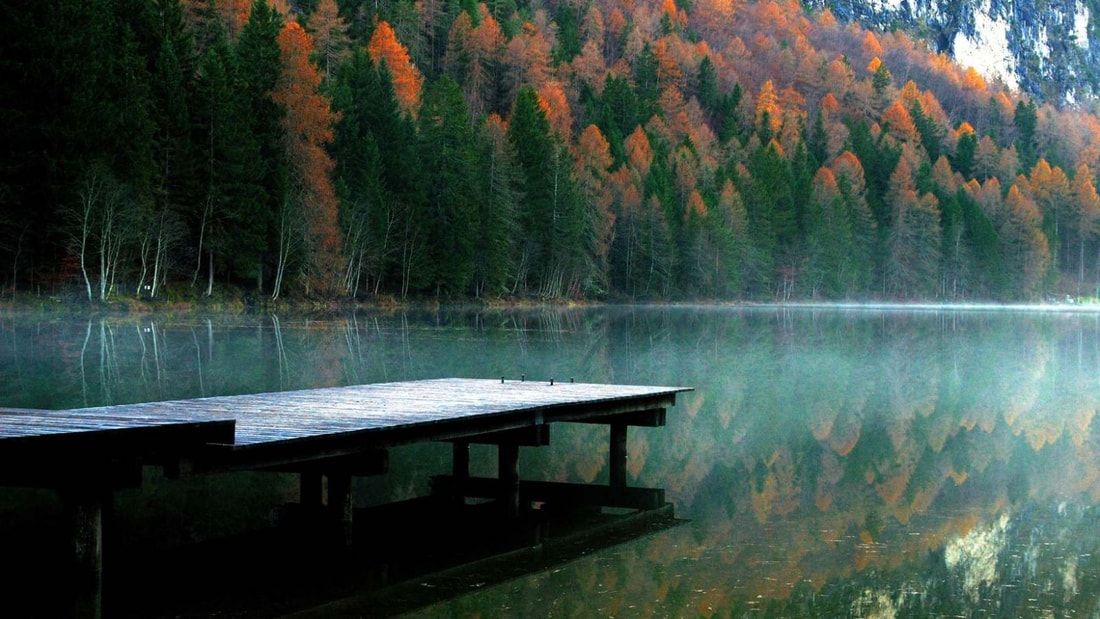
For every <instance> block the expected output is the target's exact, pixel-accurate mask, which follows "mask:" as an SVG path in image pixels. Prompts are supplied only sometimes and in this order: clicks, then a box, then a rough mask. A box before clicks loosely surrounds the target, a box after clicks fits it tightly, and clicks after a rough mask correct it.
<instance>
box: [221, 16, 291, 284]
mask: <svg viewBox="0 0 1100 619" xmlns="http://www.w3.org/2000/svg"><path fill="white" fill-rule="evenodd" d="M281 30H282V17H281V16H280V15H279V14H278V12H277V11H275V9H273V8H272V7H271V6H270V5H269V4H268V3H267V0H255V1H254V2H253V3H252V11H251V13H249V16H248V21H247V22H246V23H245V25H244V27H243V28H241V34H240V36H239V37H238V38H237V41H236V45H235V46H234V51H235V52H236V64H237V67H238V68H239V71H238V72H237V73H236V74H235V83H234V86H233V87H234V89H236V90H237V92H239V93H240V96H241V97H243V102H244V109H246V110H247V112H246V116H245V117H246V118H247V119H248V120H249V121H250V125H251V130H252V131H251V132H252V136H253V138H254V139H255V141H256V146H257V148H258V151H259V159H258V161H256V162H254V164H253V165H255V166H256V169H257V171H258V172H259V175H260V179H261V180H260V186H261V188H262V193H261V194H260V196H261V197H260V202H259V203H258V204H256V205H255V208H254V210H252V212H248V213H245V214H243V217H242V218H241V221H242V222H249V223H248V224H247V225H249V226H250V227H253V226H254V229H255V230H257V231H258V234H256V235H255V236H254V238H258V239H259V242H258V243H257V247H255V248H248V249H255V250H258V251H257V253H256V254H255V255H253V256H240V255H238V256H237V257H236V260H235V263H236V264H237V265H238V266H239V267H240V268H242V269H245V270H247V271H250V272H251V274H252V275H253V276H254V277H255V280H256V289H257V290H258V291H263V290H264V270H265V260H266V258H267V254H268V252H270V251H271V250H272V248H274V247H275V246H276V245H277V243H276V242H275V240H274V239H275V238H276V233H277V231H276V224H277V214H278V213H279V212H280V210H281V209H282V206H283V201H284V200H285V199H286V197H287V191H288V187H287V174H288V169H287V168H288V164H287V160H286V154H285V149H284V146H283V129H282V110H281V109H280V108H279V105H278V104H277V103H276V102H275V101H274V100H273V99H272V93H273V92H274V91H275V87H276V85H277V84H278V82H279V77H280V74H281V59H280V54H281V52H280V50H279V42H278V37H279V32H280V31H281ZM250 259H251V260H252V262H251V264H250V262H249V260H250Z"/></svg>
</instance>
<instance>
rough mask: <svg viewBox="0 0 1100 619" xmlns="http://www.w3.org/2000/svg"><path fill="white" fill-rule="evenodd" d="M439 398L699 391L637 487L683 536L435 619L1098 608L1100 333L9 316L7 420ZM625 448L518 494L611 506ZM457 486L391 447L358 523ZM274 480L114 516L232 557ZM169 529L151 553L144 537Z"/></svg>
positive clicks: (1050, 321)
mask: <svg viewBox="0 0 1100 619" xmlns="http://www.w3.org/2000/svg"><path fill="white" fill-rule="evenodd" d="M1065 310H1069V311H1065ZM444 376H462V377H483V378H499V377H501V376H505V377H508V378H519V377H521V376H524V377H525V378H526V379H527V380H546V381H549V380H550V379H551V378H555V379H556V380H569V379H570V378H575V379H576V380H577V381H579V382H580V381H583V382H614V383H635V384H661V385H684V386H691V387H694V388H695V391H694V392H692V393H688V394H684V395H682V396H681V397H680V398H679V399H678V402H677V405H676V406H675V407H673V408H672V409H670V410H669V411H668V425H667V426H666V427H664V428H652V429H649V428H632V429H631V431H630V437H629V453H630V459H629V461H628V483H629V484H631V485H639V486H649V487H661V488H664V489H665V490H666V496H667V498H668V500H670V501H671V502H673V503H674V504H675V506H676V513H677V515H678V516H679V517H682V518H686V519H688V520H689V522H688V523H686V524H684V525H683V526H680V527H676V528H674V529H670V530H667V531H663V532H660V533H657V534H654V535H651V536H648V537H646V538H643V539H640V540H636V541H633V542H629V543H627V544H624V545H621V546H617V547H614V548H612V549H610V550H604V551H599V552H594V553H592V554H590V555H588V556H585V557H583V558H581V559H579V560H577V561H575V562H573V563H570V564H568V565H565V566H561V567H559V568H555V569H554V570H551V571H548V572H543V573H538V574H532V575H529V576H527V577H524V578H521V579H518V580H514V581H511V582H508V583H505V584H500V585H494V586H487V587H483V588H476V589H474V590H472V591H471V592H470V593H469V594H467V595H464V596H461V597H458V598H456V599H454V600H452V601H450V602H447V603H444V604H442V605H437V606H435V607H432V608H428V609H425V610H424V611H422V613H420V614H423V615H425V616H428V615H452V616H454V615H459V616H461V615H468V614H471V613H475V612H478V613H482V614H485V615H488V616H497V615H502V614H507V615H514V616H548V615H554V616H562V615H565V616H610V615H614V616H649V615H657V616H727V615H730V614H734V615H738V616H740V615H741V614H742V613H745V612H750V611H754V612H761V613H763V614H764V615H766V616H822V617H838V616H852V617H855V616H922V617H923V616H956V615H967V616H970V615H985V616H1013V617H1015V616H1046V615H1051V614H1053V615H1054V616H1063V615H1067V614H1084V613H1093V612H1095V611H1097V609H1098V608H1100V549H1098V548H1097V546H1098V545H1100V517H1098V514H1097V504H1098V502H1100V457H1098V456H1100V440H1098V439H1100V429H1098V428H1096V427H1095V426H1094V425H1093V421H1094V417H1095V416H1096V412H1097V409H1098V406H1100V314H1096V313H1092V312H1083V311H1079V308H1064V307H1062V306H1049V307H1047V308H1045V309H1044V310H1043V311H1034V310H1032V309H1030V308H1028V309H1024V308H1007V309H1006V308H998V311H992V308H950V309H945V308H940V307H915V308H887V307H817V306H813V307H810V306H807V307H789V306H788V307H755V308H735V307H607V308H587V309H552V310H523V311H474V310H454V311H441V312H412V311H410V312H393V313H377V314H375V313H371V314H358V315H355V316H348V317H341V318H326V319H323V320H304V319H293V320H291V319H285V318H284V319H276V318H274V317H270V316H256V317H244V318H241V317H221V316H211V317H209V318H207V317H201V316H198V317H186V318H182V319H167V318H160V317H153V316H139V317H125V318H118V317H107V318H100V317H96V318H92V319H90V320H89V319H71V318H58V317H56V316H50V317H39V316H33V315H26V314H7V315H0V406H10V407H37V408H70V407H81V406H98V405H103V404H119V403H125V402H134V401H143V400H162V399H177V398H191V397H201V396H212V395H224V394H234V393H250V392H261V391H272V390H288V389H301V388H310V387H322V386H333V385H344V384H353V383H368V382H380V381H396V380H410V379H419V378H436V377H444ZM606 441H607V431H606V429H605V428H599V427H587V426H562V427H555V428H554V430H553V434H552V439H551V445H550V446H548V447H542V448H524V449H523V450H521V456H520V458H521V474H522V476H523V477H524V478H528V479H549V480H555V481H574V482H592V483H596V482H606V480H607V445H606ZM449 467H450V450H449V447H447V446H445V445H428V446H418V447H408V448H401V449H395V450H393V452H392V453H391V473H389V474H388V475H386V476H384V477H379V478H370V479H364V480H359V481H358V485H357V488H356V490H357V502H358V503H359V504H360V505H361V506H362V505H367V504H374V503H383V502H388V501H393V500H400V499H405V498H410V497H413V496H419V495H423V494H426V493H427V492H428V477H429V476H430V475H433V474H438V473H446V472H449ZM471 470H472V472H473V474H475V475H492V474H493V473H494V472H495V450H493V449H491V448H484V449H475V450H474V452H473V454H472V463H471ZM255 478H256V479H259V478H264V479H268V481H256V480H254V479H253V480H250V483H249V485H250V489H251V490H252V491H254V492H255V493H256V494H257V495H258V497H257V498H256V499H255V500H254V501H253V503H255V505H256V508H255V512H254V513H245V514H228V513H225V508H224V507H222V508H218V507H216V506H219V505H223V503H224V501H222V500H220V495H218V494H217V492H216V491H215V490H212V489H210V487H209V485H208V484H207V483H206V482H201V483H200V485H191V486H188V485H186V482H173V481H166V480H159V479H156V480H155V479H150V480H148V482H147V484H146V486H145V489H144V490H142V491H140V492H138V491H133V492H129V493H124V494H123V496H121V497H120V499H119V502H120V506H121V508H120V512H122V516H121V519H122V520H123V523H124V524H125V525H127V527H128V528H129V530H131V532H130V533H128V534H127V535H129V536H130V540H129V541H130V542H131V543H138V542H141V541H142V540H143V539H144V538H143V537H142V536H143V535H148V536H149V538H150V539H153V538H154V537H155V538H156V539H157V540H163V539H168V540H175V541H179V542H186V541H188V540H196V539H204V538H207V537H213V536H217V535H219V534H222V533H224V529H229V530H235V529H236V528H244V527H246V526H247V525H248V524H249V522H254V521H258V520H261V519H262V518H263V515H264V511H263V510H264V508H263V505H265V504H266V503H265V502H270V503H276V502H279V501H285V500H288V497H291V498H292V496H293V492H294V490H293V488H291V487H290V484H288V483H287V482H286V481H285V480H282V479H280V478H279V477H278V476H271V475H260V474H257V475H256V476H255ZM180 484H183V485H182V486H181V485H180ZM180 488H183V490H180ZM180 494H186V495H187V496H186V500H183V499H180V498H179V497H178V495H180ZM19 496H20V495H17V494H15V493H14V491H7V490H3V489H0V517H2V518H4V519H6V520H8V521H18V519H19V515H18V514H19V511H20V501H19ZM219 510H220V511H219ZM152 523H156V524H157V526H158V527H159V528H160V532H159V533H157V535H156V536H153V535H152V534H148V533H141V532H140V530H141V529H142V526H143V525H151V524H152ZM165 528H167V530H168V532H167V534H166V533H165V532H164V529H165ZM146 541H147V540H146ZM164 543H168V542H164Z"/></svg>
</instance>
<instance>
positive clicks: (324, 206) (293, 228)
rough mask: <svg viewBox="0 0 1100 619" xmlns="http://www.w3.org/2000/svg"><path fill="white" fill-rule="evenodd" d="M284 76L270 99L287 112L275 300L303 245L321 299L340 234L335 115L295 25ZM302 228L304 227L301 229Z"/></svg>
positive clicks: (290, 26) (286, 44) (282, 44)
mask: <svg viewBox="0 0 1100 619" xmlns="http://www.w3.org/2000/svg"><path fill="white" fill-rule="evenodd" d="M279 50H280V53H281V57H282V73H281V75H280V77H279V81H278V83H277V84H276V86H275V91H274V92H273V93H272V98H273V99H274V100H275V102H276V103H277V104H279V106H280V107H281V108H282V110H283V116H282V125H283V141H284V147H285V152H286V158H287V162H288V163H289V166H290V177H289V181H290V182H289V183H288V187H287V196H286V199H285V200H283V205H282V212H281V213H280V217H279V221H280V224H279V260H278V268H277V270H276V278H275V287H274V292H273V295H272V296H273V297H275V298H277V297H278V295H279V291H280V288H281V286H282V283H283V275H284V274H285V271H286V267H287V264H288V260H289V258H290V256H291V253H292V252H293V251H294V250H295V248H296V247H298V246H301V247H302V250H303V254H304V258H305V260H304V262H305V266H306V282H305V283H306V288H307V290H310V289H316V290H318V291H319V292H321V293H322V294H329V293H331V292H332V291H333V290H335V286H336V279H337V273H340V272H342V269H343V266H344V265H341V264H339V259H340V258H339V255H340V251H339V247H340V234H339V232H338V226H337V221H336V220H337V202H336V192H335V191H334V189H333V185H332V179H331V177H330V174H331V172H332V168H333V162H332V159H331V158H330V157H329V155H328V152H327V151H326V150H325V145H326V144H327V143H328V142H330V141H331V140H332V128H333V125H334V124H335V123H336V120H337V115H336V114H335V113H333V111H332V109H331V107H330V106H329V102H328V100H327V99H326V98H325V97H324V96H323V95H322V94H321V93H320V87H321V75H320V73H319V72H318V71H317V69H316V68H315V67H314V66H313V65H312V64H311V63H310V61H309V57H310V54H311V53H313V41H312V39H311V38H310V36H309V34H307V33H306V31H305V30H303V29H302V27H301V26H300V25H298V23H297V22H294V21H291V22H288V23H287V24H286V25H285V26H284V27H283V29H282V31H281V32H280V33H279ZM301 224H304V227H303V226H302V225H301Z"/></svg>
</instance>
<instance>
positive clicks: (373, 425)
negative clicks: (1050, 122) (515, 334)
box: [0, 379, 687, 466]
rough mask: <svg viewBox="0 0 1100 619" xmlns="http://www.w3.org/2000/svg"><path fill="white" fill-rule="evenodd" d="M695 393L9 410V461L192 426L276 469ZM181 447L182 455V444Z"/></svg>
mask: <svg viewBox="0 0 1100 619" xmlns="http://www.w3.org/2000/svg"><path fill="white" fill-rule="evenodd" d="M686 390H687V389H684V388H678V387H647V386H630V385H599V384H584V383H562V382H556V383H554V384H551V383H549V382H535V381H501V380H499V379H490V380H484V379H438V380H423V381H407V382H397V383H381V384H370V385H358V386H350V387H334V388H325V389H308V390H302V391H286V392H276V393H262V394H254V395H236V396H220V397H211V398H199V399H192V400H176V401H168V402H146V403H138V404H124V405H118V406H107V407H97V408H84V409H73V410H65V411H28V410H17V409H7V410H3V409H0V458H2V457H3V454H4V452H5V451H7V450H10V449H11V448H12V447H15V446H16V445H32V444H33V445H35V446H40V447H42V448H49V447H52V446H54V445H58V446H60V445H70V446H71V445H85V446H91V447H92V448H99V447H108V446H109V447H114V448H117V447H118V445H119V442H120V441H121V442H122V443H124V444H125V448H126V449H138V446H139V445H140V444H141V443H143V442H145V441H152V442H153V443H154V445H152V447H154V448H155V447H156V445H157V444H159V443H157V441H158V440H159V441H161V442H162V443H163V445H161V446H162V447H164V448H167V447H168V446H169V445H168V443H167V442H166V441H167V440H168V437H169V436H173V435H174V434H173V433H175V432H178V431H181V430H184V429H187V430H189V431H190V434H189V435H188V438H187V441H188V442H189V443H191V444H194V443H195V442H199V443H203V444H206V445H210V444H216V445H218V446H220V451H221V452H222V457H223V458H229V460H234V459H235V460H237V461H240V462H241V463H242V466H243V464H244V463H245V462H246V461H247V460H248V458H247V457H245V452H265V453H269V454H270V453H276V452H277V453H279V454H283V455H282V456H280V457H281V458H282V459H280V458H278V457H273V458H272V459H271V461H270V463H269V464H270V465H271V466H277V465H279V464H281V463H284V462H292V461H295V460H296V459H300V458H307V457H314V458H315V457H336V456H339V455H342V454H348V453H355V452H358V451H362V450H364V449H368V448H379V447H382V448H385V447H389V446H393V445H399V444H404V443H409V442H416V441H431V440H449V439H463V438H467V437H476V436H478V435H480V434H484V433H488V432H501V431H507V430H514V429H517V428H526V427H530V426H537V425H542V424H546V423H551V422H556V421H585V420H591V419H599V420H600V421H605V420H606V419H607V418H609V417H613V416H620V415H627V417H623V418H624V419H628V418H629V417H628V416H629V414H631V413H638V412H644V411H654V410H662V411H663V409H664V408H665V407H667V406H671V405H673V404H674V403H675V397H676V394H677V393H679V392H682V391H686ZM662 419H663V418H662ZM628 423H629V422H628ZM228 429H232V431H231V432H229V431H227V430H228ZM123 437H125V440H122V438H123ZM131 443H133V444H132V445H131ZM322 445H323V446H322ZM172 447H173V448H176V449H177V451H178V448H179V447H180V445H172ZM214 451H219V450H214ZM227 453H229V454H236V455H235V456H232V457H230V456H227V455H226V454H227ZM208 456H209V453H205V454H203V457H208ZM211 460H212V461H213V460H216V458H212V459H211ZM259 462H260V461H259V460H255V461H254V462H252V464H254V465H258V463H259ZM231 465H232V463H231V462H230V463H229V464H226V466H231Z"/></svg>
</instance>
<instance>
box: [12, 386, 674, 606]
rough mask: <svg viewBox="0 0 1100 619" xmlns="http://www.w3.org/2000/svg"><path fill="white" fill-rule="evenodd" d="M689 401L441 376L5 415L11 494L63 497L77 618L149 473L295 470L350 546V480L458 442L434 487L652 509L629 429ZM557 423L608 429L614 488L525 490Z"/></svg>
mask: <svg viewBox="0 0 1100 619" xmlns="http://www.w3.org/2000/svg"><path fill="white" fill-rule="evenodd" d="M684 391H688V389H686V388H680V387H647V386H625V385H598V384H582V383H573V382H572V381H570V382H554V381H544V382H539V381H526V380H523V381H516V380H503V379H494V380H477V379H440V380H424V381H411V382H398V383H384V384H372V385H359V386H350V387H337V388H327V389H309V390H302V391H289V392H279V393H265V394H254V395H238V396H224V397H212V398H200V399H192V400H177V401H169V402H149V403H139V404H127V405H119V406H108V407H97V408H85V409H74V410H64V411H44V410H27V409H0V485H8V486H31V487H49V488H56V489H57V490H58V491H59V493H60V494H61V496H62V497H64V498H65V500H66V502H67V504H69V505H70V513H71V514H72V515H71V518H72V531H73V543H74V545H73V548H74V553H75V559H76V565H77V569H76V572H77V574H76V579H75V582H76V588H77V589H78V591H77V592H76V595H75V596H74V614H76V615H82V616H92V617H97V616H100V615H101V608H102V600H101V597H102V595H101V593H102V592H101V587H102V550H103V548H102V547H103V543H102V528H103V524H102V521H103V518H104V513H105V510H104V507H105V506H108V505H110V502H111V501H112V493H113V492H114V491H115V490H118V489H121V488H127V487H136V486H139V485H140V484H141V479H142V468H143V467H146V466H156V467H162V468H163V470H164V472H165V474H166V475H167V476H169V477H179V476H186V475H195V474H202V473H210V472H222V471H242V470H261V471H281V472H293V473H297V474H299V475H300V507H301V508H302V509H303V511H307V512H308V511H311V510H312V511H317V512H321V511H323V512H324V514H325V518H324V521H325V522H330V523H334V525H333V526H334V528H335V529H336V531H337V535H336V538H337V539H340V540H342V543H345V544H349V545H350V544H351V542H352V535H353V522H352V513H353V509H352V508H353V502H352V496H351V488H352V484H351V479H352V477H355V476H365V475H376V474H381V473H385V472H386V470H387V468H388V451H387V450H388V449H390V448H391V447H395V446H399V445H405V444H410V443H417V442H426V441H448V442H450V443H452V444H453V446H454V447H453V454H454V455H453V471H452V475H450V476H448V477H446V478H440V479H436V480H434V483H435V486H434V487H435V488H436V491H437V492H439V493H441V494H445V495H447V496H448V497H451V498H455V499H458V500H464V499H463V497H490V498H494V499H497V500H498V501H499V502H500V504H501V505H502V506H503V508H504V509H505V510H506V511H507V512H508V513H510V514H513V515H518V514H519V513H520V512H521V511H522V509H523V503H525V502H531V501H543V500H547V498H548V497H549V498H550V499H551V500H565V499H563V498H562V497H566V496H568V497H574V498H575V497H581V499H580V500H584V501H587V502H596V503H597V504H604V505H615V506H631V507H638V508H640V509H647V508H651V507H655V506H656V504H659V503H663V493H661V492H660V491H658V490H650V489H638V488H628V487H627V484H626V444H627V440H626V439H627V428H628V427H629V426H632V425H633V426H650V427H652V426H661V425H664V423H665V411H666V408H667V407H669V406H672V405H674V404H675V401H676V394H677V393H680V392H684ZM559 422H578V423H595V424H606V425H608V426H609V427H610V428H611V431H610V444H609V455H610V457H609V469H610V470H609V473H610V477H609V479H610V482H609V484H608V486H606V487H603V488H602V489H601V488H598V487H597V488H595V489H593V488H592V487H590V486H578V485H569V484H552V483H548V482H529V483H521V481H520V479H519V474H518V470H519V469H518V461H519V447H520V446H539V445H545V444H547V443H548V442H549V428H550V424H553V423H559ZM474 443H477V444H493V445H497V446H498V470H499V474H498V478H497V479H492V480H489V479H475V478H471V477H470V476H469V445H470V444H474ZM323 478H324V479H327V482H328V483H327V496H323V493H322V488H324V487H325V486H324V485H323V484H322V479H323ZM107 513H109V510H107Z"/></svg>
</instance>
